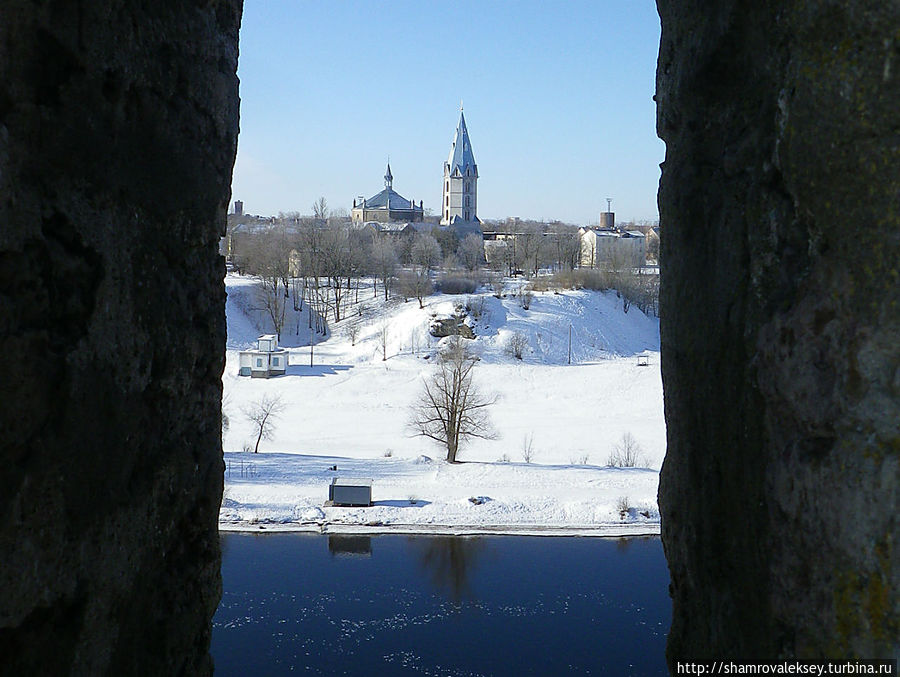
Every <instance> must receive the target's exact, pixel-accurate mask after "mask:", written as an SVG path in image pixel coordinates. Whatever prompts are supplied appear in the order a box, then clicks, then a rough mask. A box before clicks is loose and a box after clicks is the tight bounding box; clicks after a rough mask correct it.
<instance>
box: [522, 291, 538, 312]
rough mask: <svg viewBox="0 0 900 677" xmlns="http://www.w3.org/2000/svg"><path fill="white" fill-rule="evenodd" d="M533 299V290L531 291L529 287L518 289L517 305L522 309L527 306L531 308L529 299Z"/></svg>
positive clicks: (525, 308) (526, 308)
mask: <svg viewBox="0 0 900 677" xmlns="http://www.w3.org/2000/svg"><path fill="white" fill-rule="evenodd" d="M533 299H534V292H532V291H531V290H530V289H526V288H522V289H519V305H520V306H522V309H523V310H528V309H529V308H531V301H532V300H533Z"/></svg>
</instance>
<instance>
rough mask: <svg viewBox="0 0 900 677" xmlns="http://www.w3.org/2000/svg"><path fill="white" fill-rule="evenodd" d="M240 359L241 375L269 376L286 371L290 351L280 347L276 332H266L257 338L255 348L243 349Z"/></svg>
mask: <svg viewBox="0 0 900 677" xmlns="http://www.w3.org/2000/svg"><path fill="white" fill-rule="evenodd" d="M240 356H241V359H240V370H239V371H238V373H239V374H240V375H241V376H252V377H253V378H269V377H270V376H279V375H281V374H283V373H284V372H285V370H286V369H287V363H288V351H287V350H285V349H284V348H279V347H278V337H277V336H276V335H275V334H265V335H263V336H260V337H259V338H258V339H257V340H256V349H255V350H242V351H241V354H240Z"/></svg>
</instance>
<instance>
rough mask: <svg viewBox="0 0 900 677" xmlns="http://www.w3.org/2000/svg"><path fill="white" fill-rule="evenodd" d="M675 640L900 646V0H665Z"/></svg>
mask: <svg viewBox="0 0 900 677" xmlns="http://www.w3.org/2000/svg"><path fill="white" fill-rule="evenodd" d="M658 7H659V11H660V16H661V19H662V42H661V45H660V56H659V62H658V73H657V102H658V131H659V135H660V137H661V138H662V139H663V140H664V141H665V142H666V146H667V151H666V161H665V164H664V165H663V172H662V180H661V184H660V191H659V206H660V217H661V226H662V228H661V230H662V253H661V257H662V262H663V270H662V290H661V298H660V305H661V318H662V319H661V332H662V369H663V380H664V384H665V408H666V424H667V430H668V452H667V456H666V460H665V465H664V467H663V470H662V477H661V483H660V492H659V502H660V508H661V512H662V534H663V543H664V546H665V551H666V556H667V558H668V561H669V566H670V570H671V575H672V594H673V598H674V620H673V626H672V630H671V634H670V637H669V647H668V657H669V661H670V665H671V666H673V669H674V661H676V660H689V659H690V660H698V659H703V658H724V657H734V658H767V659H774V658H777V657H813V656H867V657H873V656H897V655H898V654H900V534H898V515H900V505H898V492H900V465H898V464H900V433H898V421H900V351H898V348H897V346H898V345H900V312H898V311H900V202H898V196H900V134H898V124H900V123H898V120H900V114H898V110H900V33H898V32H897V27H898V26H900V6H898V5H897V4H896V3H886V2H880V1H875V0H866V1H861V2H854V3H843V2H830V1H828V2H805V1H800V0H792V1H789V2H774V1H771V2H770V1H760V2H738V1H736V0H727V1H724V2H717V3H713V4H710V3H706V2H699V1H697V0H692V1H682V2H678V1H675V0H658Z"/></svg>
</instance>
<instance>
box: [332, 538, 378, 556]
mask: <svg viewBox="0 0 900 677" xmlns="http://www.w3.org/2000/svg"><path fill="white" fill-rule="evenodd" d="M328 552H330V553H331V554H332V555H336V556H338V557H341V556H353V555H358V556H361V557H371V555H372V537H371V536H338V535H335V534H329V536H328Z"/></svg>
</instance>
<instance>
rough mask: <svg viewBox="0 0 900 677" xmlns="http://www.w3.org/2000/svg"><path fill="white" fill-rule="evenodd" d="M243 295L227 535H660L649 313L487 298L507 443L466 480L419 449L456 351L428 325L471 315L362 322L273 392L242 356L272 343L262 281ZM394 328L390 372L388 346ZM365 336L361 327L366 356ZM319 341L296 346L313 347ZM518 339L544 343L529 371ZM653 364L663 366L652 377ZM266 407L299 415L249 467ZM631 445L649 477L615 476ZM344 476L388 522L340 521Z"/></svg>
mask: <svg viewBox="0 0 900 677" xmlns="http://www.w3.org/2000/svg"><path fill="white" fill-rule="evenodd" d="M226 285H227V287H228V292H229V302H228V305H227V316H228V331H229V336H228V350H227V354H226V368H225V374H224V376H223V384H224V389H225V413H226V414H227V415H228V417H229V419H230V426H229V429H228V430H227V431H226V433H225V435H224V438H223V444H224V448H225V462H226V474H225V496H224V500H223V505H222V509H221V512H220V527H221V528H222V529H248V530H254V531H256V530H260V529H261V528H265V529H271V530H285V529H294V530H306V531H311V530H315V531H325V532H332V533H333V532H337V531H354V532H362V531H375V532H379V531H409V532H416V533H420V532H429V533H520V534H521V533H553V534H561V533H572V534H590V535H621V534H623V533H627V534H637V533H641V534H645V533H658V530H659V514H658V510H657V507H656V490H657V484H658V472H659V467H660V464H661V462H662V457H663V454H664V452H665V424H664V421H663V413H662V384H661V379H660V375H659V359H658V349H659V334H658V322H657V321H656V320H655V319H651V318H647V317H645V316H644V315H643V314H641V313H640V312H639V311H638V310H637V309H634V308H632V309H631V310H629V312H628V313H627V314H626V313H624V312H623V310H622V308H621V300H620V299H617V298H616V296H615V294H614V293H601V292H588V291H579V292H566V293H563V294H553V293H546V294H536V295H535V298H534V300H533V301H532V303H531V309H530V310H527V311H526V310H523V309H522V308H521V307H520V306H519V304H518V303H517V302H516V301H515V299H513V298H511V297H509V298H505V299H502V300H501V299H495V298H493V297H492V296H490V295H489V294H484V295H482V296H483V298H484V309H483V312H481V317H480V318H478V319H475V318H470V320H469V322H471V323H472V324H473V325H474V330H475V334H476V336H477V338H476V339H475V340H474V341H472V342H470V343H471V346H472V349H473V351H474V352H476V353H477V354H478V355H479V356H480V357H481V362H480V364H479V365H478V367H477V368H476V369H475V379H476V381H477V382H478V383H479V385H480V387H481V389H482V390H483V391H486V392H488V393H492V394H496V395H497V396H498V401H497V404H496V405H495V406H494V407H492V408H491V418H492V420H493V423H494V426H495V428H496V429H497V431H498V433H499V439H497V440H477V441H475V442H474V443H473V444H472V445H471V446H469V447H466V448H465V449H464V450H463V452H462V453H461V455H460V458H461V460H463V461H464V462H463V463H460V464H448V463H446V462H443V461H441V460H440V459H441V457H442V453H441V450H440V449H439V448H438V447H437V446H436V445H435V444H434V443H432V442H430V441H429V440H426V439H424V438H422V437H415V436H413V435H412V433H411V431H410V429H409V428H408V426H407V421H408V418H409V415H408V408H409V405H410V404H412V403H413V401H414V400H415V399H416V397H417V393H418V392H419V390H420V388H421V385H422V379H423V377H426V376H428V375H429V374H430V373H431V371H432V370H433V369H434V366H433V362H434V356H435V353H436V350H437V348H438V340H437V339H434V338H433V337H431V336H429V335H428V332H427V327H428V324H429V323H430V321H431V320H432V317H433V316H434V315H438V316H440V315H443V314H446V313H449V312H452V310H453V308H454V305H455V304H458V303H465V301H466V297H457V296H440V295H438V296H433V297H431V298H429V299H427V300H426V307H425V308H424V309H419V308H418V303H416V302H415V301H411V302H410V303H406V304H402V303H400V304H392V305H390V306H388V307H386V308H385V307H380V304H376V305H375V307H368V308H365V309H363V314H362V316H361V318H362V319H361V320H360V315H359V314H358V313H357V314H356V316H355V317H352V318H351V319H350V320H345V321H343V322H341V323H340V324H338V325H333V326H332V334H331V336H330V337H329V339H328V340H327V341H325V342H323V343H321V344H319V345H317V346H316V348H315V351H314V366H313V367H310V366H309V348H308V347H305V346H302V345H295V346H294V347H292V348H291V360H290V365H291V366H290V367H289V368H288V373H287V374H286V375H284V376H281V377H277V378H272V379H267V380H264V379H250V378H245V377H239V376H238V375H237V353H238V350H239V349H240V348H241V347H242V346H245V345H248V344H250V343H251V342H252V341H253V339H255V337H256V335H257V333H260V332H261V331H263V330H265V326H259V325H260V324H261V323H260V320H259V318H255V317H253V316H252V313H247V312H245V310H244V309H245V308H247V307H249V306H251V305H252V304H250V303H246V300H247V295H249V294H250V293H252V291H251V289H252V287H251V281H250V280H249V279H248V278H241V277H237V276H229V277H228V278H227V279H226ZM242 296H243V297H244V298H243V300H244V301H245V302H244V303H239V302H238V301H240V299H241V297H242ZM383 317H386V318H388V321H389V322H388V328H389V329H388V331H389V346H388V359H387V360H386V361H383V360H382V359H381V345H380V341H379V340H378V337H377V336H376V334H377V333H379V332H378V330H379V329H380V327H381V322H382V318H383ZM351 321H355V322H360V323H361V326H360V330H359V334H358V336H357V340H356V344H355V345H352V342H351V341H350V339H349V338H348V337H349V332H348V330H347V328H348V326H349V323H350V322H351ZM570 328H571V330H570ZM303 329H305V327H301V332H300V333H299V334H295V335H294V339H293V343H295V344H296V343H304V342H305V337H304V336H303ZM570 331H571V334H572V337H573V340H572V355H573V360H572V364H571V365H569V364H567V362H568V336H569V333H570ZM513 332H519V333H521V334H524V335H525V336H526V338H527V341H528V344H527V349H526V351H525V354H524V359H523V360H516V359H515V358H514V357H512V356H511V355H509V354H508V353H507V352H506V350H505V345H506V342H507V340H508V337H509V336H510V335H511V334H512V333H513ZM284 339H285V340H284V341H283V343H287V344H288V345H292V340H291V339H290V338H289V337H287V336H286V337H284ZM645 352H646V353H647V354H649V357H650V360H649V361H650V366H649V367H643V366H638V364H637V359H636V356H637V355H638V354H640V353H645ZM265 395H268V396H272V395H277V396H279V397H280V398H281V400H282V403H283V405H284V409H283V411H282V413H281V414H280V416H279V418H278V419H277V420H276V421H275V425H274V428H273V435H272V439H271V440H268V441H265V440H264V441H263V442H262V444H261V446H260V453H259V454H253V453H246V452H242V451H241V449H242V448H243V447H245V446H246V445H247V444H250V445H251V448H252V443H253V442H255V437H254V435H253V434H252V429H251V424H250V423H249V421H247V420H246V418H245V416H244V415H243V413H242V411H243V410H244V409H246V408H247V407H248V406H250V405H251V404H252V403H253V402H256V401H259V399H260V398H262V397H263V396H265ZM627 433H630V434H631V435H632V436H633V438H634V439H635V440H636V442H637V443H638V444H639V445H640V447H641V451H640V454H639V457H640V460H642V461H643V463H640V464H639V465H643V466H645V467H643V468H616V467H607V461H608V457H609V455H610V453H611V452H612V451H613V447H614V445H616V444H617V443H619V442H620V441H621V439H622V437H623V435H625V434H627ZM529 442H530V445H531V449H532V453H531V462H530V463H526V462H525V460H524V456H525V449H526V447H527V446H528V445H529ZM332 466H337V468H338V470H337V471H336V472H335V471H332V470H330V468H331V467H332ZM334 476H339V477H365V478H371V479H372V480H373V501H374V505H373V506H372V507H369V508H334V507H325V506H324V503H325V500H326V499H327V495H328V485H329V483H330V482H331V478H332V477H334ZM470 499H475V500H474V501H472V500H470Z"/></svg>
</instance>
